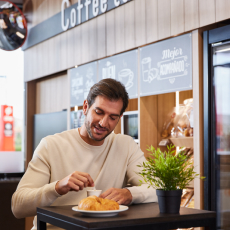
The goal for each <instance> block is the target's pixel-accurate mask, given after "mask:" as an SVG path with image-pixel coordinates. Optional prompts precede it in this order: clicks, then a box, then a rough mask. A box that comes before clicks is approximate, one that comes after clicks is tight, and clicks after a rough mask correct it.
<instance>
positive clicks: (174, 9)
mask: <svg viewBox="0 0 230 230" xmlns="http://www.w3.org/2000/svg"><path fill="white" fill-rule="evenodd" d="M184 15H185V14H184V0H176V1H175V0H171V35H175V34H180V33H183V32H184Z"/></svg>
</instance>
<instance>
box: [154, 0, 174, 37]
mask: <svg viewBox="0 0 230 230" xmlns="http://www.w3.org/2000/svg"><path fill="white" fill-rule="evenodd" d="M157 11H158V14H157V23H158V27H157V28H158V39H163V38H167V37H169V36H170V35H171V28H170V27H171V21H170V20H171V1H170V0H160V1H158V5H157Z"/></svg>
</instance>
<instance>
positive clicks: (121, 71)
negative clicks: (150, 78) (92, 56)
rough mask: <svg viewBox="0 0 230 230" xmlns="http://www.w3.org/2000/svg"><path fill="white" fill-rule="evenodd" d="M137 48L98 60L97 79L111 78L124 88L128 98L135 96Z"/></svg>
mask: <svg viewBox="0 0 230 230" xmlns="http://www.w3.org/2000/svg"><path fill="white" fill-rule="evenodd" d="M137 52H138V50H133V51H129V52H126V53H123V54H119V55H115V56H112V57H109V58H105V59H102V60H100V61H98V69H99V70H98V72H99V81H100V80H101V79H105V78H113V79H116V80H118V81H120V82H121V83H122V84H123V85H124V86H125V88H126V90H127V92H128V94H129V98H137V96H138V94H137V82H138V81H137V77H138V74H137V73H138V70H137V66H138V56H137Z"/></svg>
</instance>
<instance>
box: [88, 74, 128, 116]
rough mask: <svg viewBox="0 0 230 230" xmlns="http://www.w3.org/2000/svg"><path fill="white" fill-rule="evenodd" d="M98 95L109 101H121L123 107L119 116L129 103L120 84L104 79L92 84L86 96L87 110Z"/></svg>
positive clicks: (125, 92) (126, 94)
mask: <svg viewBox="0 0 230 230" xmlns="http://www.w3.org/2000/svg"><path fill="white" fill-rule="evenodd" d="M99 95H100V96H103V97H106V98H108V99H109V100H110V101H118V100H119V99H122V101H123V107H122V109H121V113H120V115H121V114H123V113H124V112H125V110H126V108H127V106H128V103H129V96H128V93H127V91H126V89H125V87H124V85H123V84H122V83H121V82H119V81H116V80H114V79H111V78H106V79H103V80H101V81H99V82H98V83H96V84H94V85H93V86H92V87H91V88H90V91H89V94H88V96H87V101H88V105H89V108H90V107H91V105H92V104H93V103H94V101H95V98H96V97H97V96H99Z"/></svg>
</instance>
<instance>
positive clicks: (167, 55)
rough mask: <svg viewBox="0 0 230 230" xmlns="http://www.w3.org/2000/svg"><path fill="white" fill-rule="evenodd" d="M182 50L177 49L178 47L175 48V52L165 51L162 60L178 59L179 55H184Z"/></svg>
mask: <svg viewBox="0 0 230 230" xmlns="http://www.w3.org/2000/svg"><path fill="white" fill-rule="evenodd" d="M182 53H183V52H182V49H181V48H179V49H176V47H174V49H173V50H170V49H167V50H163V51H162V55H163V56H162V59H167V58H171V59H172V60H173V59H174V58H175V57H177V56H178V55H182Z"/></svg>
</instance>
